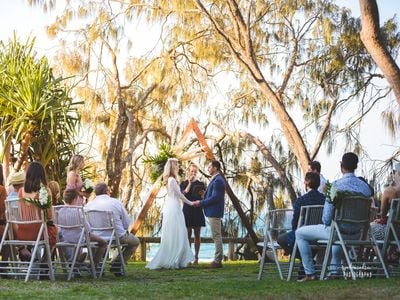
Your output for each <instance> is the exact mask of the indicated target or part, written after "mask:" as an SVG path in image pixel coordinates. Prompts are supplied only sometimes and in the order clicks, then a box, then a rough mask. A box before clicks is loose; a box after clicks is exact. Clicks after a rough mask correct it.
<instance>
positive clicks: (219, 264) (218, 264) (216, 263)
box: [209, 261, 222, 269]
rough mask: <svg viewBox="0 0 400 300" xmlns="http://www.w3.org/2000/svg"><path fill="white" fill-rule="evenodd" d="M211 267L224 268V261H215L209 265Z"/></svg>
mask: <svg viewBox="0 0 400 300" xmlns="http://www.w3.org/2000/svg"><path fill="white" fill-rule="evenodd" d="M209 268H210V269H216V268H222V263H220V262H215V261H213V262H212V263H211V264H210V265H209Z"/></svg>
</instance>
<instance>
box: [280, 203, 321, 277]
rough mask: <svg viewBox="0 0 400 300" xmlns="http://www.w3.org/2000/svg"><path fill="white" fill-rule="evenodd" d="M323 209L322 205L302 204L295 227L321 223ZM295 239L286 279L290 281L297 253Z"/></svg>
mask: <svg viewBox="0 0 400 300" xmlns="http://www.w3.org/2000/svg"><path fill="white" fill-rule="evenodd" d="M323 210H324V206H323V205H305V206H302V207H301V209H300V216H299V221H298V222H297V228H300V227H302V226H307V225H317V224H321V223H322V213H323ZM297 250H298V247H297V241H296V240H295V241H294V245H293V251H292V254H291V255H290V264H289V271H288V277H287V281H290V279H291V278H292V273H293V269H294V265H295V261H296V254H297Z"/></svg>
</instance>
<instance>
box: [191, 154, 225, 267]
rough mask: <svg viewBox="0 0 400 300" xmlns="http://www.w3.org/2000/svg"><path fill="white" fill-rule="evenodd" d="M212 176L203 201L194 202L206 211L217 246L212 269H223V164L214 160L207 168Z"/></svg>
mask: <svg viewBox="0 0 400 300" xmlns="http://www.w3.org/2000/svg"><path fill="white" fill-rule="evenodd" d="M207 170H208V173H209V174H210V175H211V176H212V177H211V181H210V184H209V185H208V187H207V190H206V193H205V196H204V199H203V200H198V201H195V202H193V204H194V206H199V207H202V208H203V209H204V214H205V215H206V217H207V218H208V222H209V223H210V227H211V234H212V238H213V240H214V244H215V257H214V261H213V262H212V263H211V265H210V268H222V258H223V245H222V234H221V218H222V217H223V215H224V198H225V181H224V178H223V177H222V176H221V174H220V171H221V163H220V162H219V161H216V160H213V161H211V162H210V164H209V165H208V167H207Z"/></svg>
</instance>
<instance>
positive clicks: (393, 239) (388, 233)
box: [382, 198, 400, 275]
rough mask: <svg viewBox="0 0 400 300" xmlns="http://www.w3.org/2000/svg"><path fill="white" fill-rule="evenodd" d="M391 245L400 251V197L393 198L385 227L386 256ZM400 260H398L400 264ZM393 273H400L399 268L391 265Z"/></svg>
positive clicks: (384, 249)
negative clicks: (396, 268)
mask: <svg viewBox="0 0 400 300" xmlns="http://www.w3.org/2000/svg"><path fill="white" fill-rule="evenodd" d="M389 247H394V248H395V249H396V251H397V252H400V198H397V199H392V201H391V204H390V210H389V218H388V221H387V224H386V229H385V239H384V241H383V246H382V253H383V255H384V256H385V258H386V253H387V252H388V249H389ZM398 263H399V261H397V265H398ZM391 268H392V270H391V272H390V273H391V275H398V273H399V272H398V270H397V272H395V268H394V267H393V266H391Z"/></svg>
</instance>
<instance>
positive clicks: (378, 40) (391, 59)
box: [359, 0, 400, 104]
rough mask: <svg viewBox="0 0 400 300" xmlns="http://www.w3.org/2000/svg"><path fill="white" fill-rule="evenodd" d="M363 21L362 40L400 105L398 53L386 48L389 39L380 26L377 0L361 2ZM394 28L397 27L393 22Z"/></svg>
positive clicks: (361, 0) (363, 0)
mask: <svg viewBox="0 0 400 300" xmlns="http://www.w3.org/2000/svg"><path fill="white" fill-rule="evenodd" d="M359 2H360V11H361V20H362V30H361V39H362V41H363V43H364V45H365V47H366V48H367V50H368V52H369V53H370V54H371V56H372V57H373V59H374V60H375V62H376V64H377V65H378V66H379V68H380V69H381V70H382V73H383V74H384V76H385V78H386V79H387V81H388V82H389V84H390V85H391V87H392V89H393V92H394V95H395V97H396V99H397V102H398V103H399V104H400V68H399V66H398V65H397V64H396V61H395V57H396V56H397V55H396V53H393V49H391V48H388V47H387V46H386V41H387V38H385V37H384V36H383V35H384V34H385V32H384V31H383V32H381V28H380V25H379V9H378V5H377V4H376V1H375V0H360V1H359ZM391 25H392V26H396V24H395V23H393V22H391Z"/></svg>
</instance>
